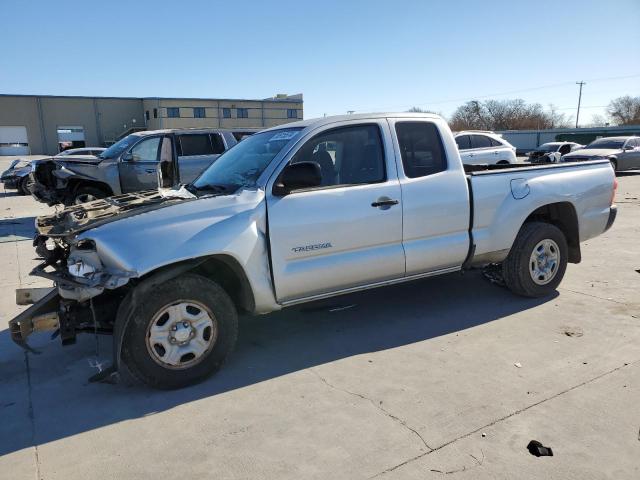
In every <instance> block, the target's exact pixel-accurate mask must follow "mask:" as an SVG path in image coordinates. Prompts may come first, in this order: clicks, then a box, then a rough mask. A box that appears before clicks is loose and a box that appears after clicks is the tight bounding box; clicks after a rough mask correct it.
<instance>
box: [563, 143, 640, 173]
mask: <svg viewBox="0 0 640 480" xmlns="http://www.w3.org/2000/svg"><path fill="white" fill-rule="evenodd" d="M602 159H607V160H609V161H610V162H611V166H612V167H613V170H614V171H615V172H620V171H623V170H634V169H639V168H640V137H636V136H632V137H605V138H599V139H597V140H594V141H593V142H591V143H590V144H589V145H587V146H586V147H584V148H582V149H580V150H576V151H575V152H572V153H568V154H567V155H565V156H563V157H562V161H563V162H584V161H587V160H602Z"/></svg>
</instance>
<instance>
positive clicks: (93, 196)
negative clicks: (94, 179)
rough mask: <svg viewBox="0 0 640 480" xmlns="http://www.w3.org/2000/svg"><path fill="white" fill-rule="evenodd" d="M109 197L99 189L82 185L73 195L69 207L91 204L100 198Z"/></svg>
mask: <svg viewBox="0 0 640 480" xmlns="http://www.w3.org/2000/svg"><path fill="white" fill-rule="evenodd" d="M108 196H109V195H108V194H107V193H106V192H105V191H104V190H101V189H100V188H98V187H93V186H91V185H84V186H83V185H81V186H79V187H78V188H77V189H76V191H75V192H74V193H73V196H72V197H71V198H70V199H69V201H68V203H67V205H79V204H81V203H85V202H90V201H93V200H97V199H99V198H106V197H108Z"/></svg>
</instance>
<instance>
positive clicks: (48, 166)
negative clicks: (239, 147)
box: [29, 128, 238, 205]
mask: <svg viewBox="0 0 640 480" xmlns="http://www.w3.org/2000/svg"><path fill="white" fill-rule="evenodd" d="M237 143H238V141H237V140H236V137H235V136H234V132H232V131H227V130H218V129H211V128H206V129H167V130H149V131H142V132H137V133H132V134H131V135H127V136H126V137H124V138H123V139H121V140H120V141H118V142H116V143H115V144H113V145H112V146H111V147H109V148H107V149H106V150H104V151H103V152H101V153H100V154H99V155H98V156H97V157H95V156H91V155H85V156H77V155H74V156H69V157H60V156H56V157H53V158H50V159H44V160H34V161H32V162H31V174H30V184H29V190H30V193H31V195H32V196H33V197H34V198H35V199H36V200H38V201H40V202H44V203H47V204H48V205H55V204H58V203H62V204H64V205H74V204H75V205H77V204H79V203H84V202H88V201H91V200H96V199H98V198H104V197H108V196H111V195H117V194H121V193H130V192H137V191H140V190H148V189H150V188H157V186H158V169H160V170H161V172H162V173H163V175H164V180H165V182H167V183H168V184H173V183H177V182H182V183H189V182H191V181H192V180H194V179H195V178H196V177H197V176H198V175H199V174H200V173H202V171H203V170H204V169H205V168H207V167H208V166H209V165H210V164H211V163H212V162H214V161H215V160H216V158H218V156H219V155H220V154H221V153H222V152H224V151H225V150H228V149H229V148H231V147H233V146H234V145H236V144H237Z"/></svg>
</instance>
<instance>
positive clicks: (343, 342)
mask: <svg viewBox="0 0 640 480" xmlns="http://www.w3.org/2000/svg"><path fill="white" fill-rule="evenodd" d="M4 163H8V162H6V161H5V160H4V159H3V160H0V169H2V168H3V167H4ZM618 180H619V183H620V187H619V189H618V199H617V200H618V204H619V209H620V210H619V213H618V219H617V221H616V223H615V224H614V226H613V228H612V229H611V230H610V231H609V232H607V233H606V234H605V235H603V236H600V237H598V238H596V239H593V240H591V241H589V242H587V243H586V244H583V263H581V264H579V265H569V267H568V270H567V275H566V277H565V279H564V281H563V283H562V284H561V288H560V289H559V291H558V295H556V296H553V297H551V298H546V299H541V300H530V299H521V298H517V297H514V296H512V295H511V294H510V293H509V292H507V291H506V290H504V289H501V288H499V287H496V286H494V285H491V284H490V283H489V282H487V281H486V280H484V279H483V278H482V276H481V275H479V274H478V273H477V272H469V273H466V274H464V275H460V274H454V275H447V276H444V277H439V278H432V279H427V280H423V281H420V282H416V283H413V284H407V285H403V286H395V287H389V288H385V289H377V290H372V291H368V292H363V293H360V294H357V295H349V296H347V297H342V298H338V299H333V300H330V301H326V302H323V303H318V304H316V305H312V306H302V307H296V308H292V309H289V310H286V311H283V312H280V313H277V314H271V315H266V316H262V317H255V318H243V319H241V324H240V325H241V330H240V337H239V344H238V348H237V351H236V353H235V354H234V355H233V357H232V358H231V359H230V360H229V362H228V364H227V365H225V367H224V368H223V370H222V371H221V372H220V373H219V374H218V375H217V376H216V377H214V378H212V379H210V380H209V381H207V382H205V383H203V384H201V385H198V386H195V387H192V388H188V389H184V390H180V391H171V392H157V391H151V390H147V389H145V388H142V387H140V386H137V385H131V384H129V383H127V382H123V383H120V384H117V385H108V384H89V383H88V382H87V379H88V377H89V376H90V375H92V374H94V373H95V372H96V368H95V367H94V366H93V365H95V364H96V363H103V364H108V361H109V357H108V353H109V351H110V339H109V338H108V337H103V338H100V339H99V344H100V356H99V358H97V359H96V345H95V340H94V338H93V337H92V336H91V335H85V336H83V337H80V338H79V341H78V344H77V345H75V346H73V347H65V348H63V347H62V346H61V345H60V343H59V341H58V340H55V341H51V340H50V339H49V336H47V335H44V334H43V335H40V336H38V337H37V338H35V341H34V346H36V347H37V348H39V349H40V350H41V351H42V353H41V354H40V355H33V354H25V353H24V352H23V351H22V350H20V349H19V348H18V347H17V346H15V345H13V344H12V343H11V341H10V339H9V335H8V331H7V330H6V321H7V320H9V319H10V318H12V317H13V316H14V315H15V314H16V313H17V312H18V311H19V307H17V306H16V305H15V304H14V293H13V290H14V289H15V288H17V287H18V286H25V285H30V286H42V285H43V283H44V284H46V282H43V281H42V280H37V279H32V278H29V277H28V275H27V273H28V271H29V268H30V267H31V266H32V265H33V264H34V260H33V247H32V246H31V242H30V241H29V238H28V230H29V225H32V221H33V220H32V219H33V216H35V215H38V214H41V213H44V212H46V211H48V207H46V206H43V205H40V204H37V203H36V202H34V201H33V200H32V199H30V198H26V197H19V196H15V195H7V194H3V193H2V192H0V213H1V214H2V219H0V259H1V260H2V261H3V269H2V270H0V285H1V286H2V287H3V288H2V291H0V302H1V305H2V309H1V310H0V314H1V318H0V420H1V422H0V479H2V480H4V479H5V478H6V479H10V480H21V479H33V478H34V477H35V478H37V479H46V480H50V479H51V480H55V479H65V480H73V479H76V478H77V479H84V478H92V479H110V478H119V479H134V478H149V477H153V478H154V479H157V480H159V479H173V478H176V477H178V476H180V477H181V478H196V477H198V478H202V477H205V478H212V477H216V478H222V479H240V478H274V479H275V478H277V479H288V478H291V479H299V478H317V479H325V478H339V479H341V478H345V479H347V478H348V479H366V478H383V479H405V478H406V479H414V478H415V479H418V478H419V479H425V478H440V477H442V476H446V477H448V478H449V477H450V478H472V479H484V478H487V479H512V478H518V479H534V478H535V479H538V478H554V479H555V478H557V479H563V480H564V479H576V480H577V479H580V480H583V479H605V478H611V479H616V480H619V479H637V478H640V439H639V436H638V435H639V429H640V402H639V401H638V400H639V399H640V347H639V346H638V345H640V294H639V293H638V292H639V291H640V274H638V273H637V272H636V270H637V269H640V201H638V200H637V198H639V197H640V174H625V175H621V176H619V177H618ZM633 198H636V200H633ZM29 222H31V223H29ZM351 305H355V306H353V307H351V308H343V307H346V306H351ZM567 332H579V333H580V335H574V334H571V335H569V334H567ZM516 363H518V364H519V365H520V368H518V367H516V366H515V364H516ZM534 439H535V440H538V441H540V442H542V443H543V444H544V445H546V446H550V447H551V448H552V449H553V451H554V456H553V457H541V458H536V457H533V456H531V455H530V454H529V453H528V451H527V449H526V446H527V444H528V443H529V441H530V440H534Z"/></svg>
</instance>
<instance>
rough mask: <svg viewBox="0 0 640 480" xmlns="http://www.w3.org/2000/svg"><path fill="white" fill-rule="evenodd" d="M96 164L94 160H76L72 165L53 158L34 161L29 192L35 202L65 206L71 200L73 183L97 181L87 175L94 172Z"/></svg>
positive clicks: (96, 160)
mask: <svg viewBox="0 0 640 480" xmlns="http://www.w3.org/2000/svg"><path fill="white" fill-rule="evenodd" d="M97 162H99V160H98V159H96V158H87V159H84V160H83V159H76V160H74V161H73V162H72V163H70V162H62V161H57V160H55V159H53V158H51V159H46V160H34V161H33V162H32V163H31V173H30V182H29V191H30V193H31V195H32V196H33V197H34V198H35V199H36V200H38V201H39V202H42V203H46V204H47V205H49V206H52V205H57V204H65V205H66V204H68V203H69V201H70V199H71V198H72V195H73V185H74V182H76V183H77V182H79V181H88V182H94V181H96V180H97V179H96V178H95V177H94V176H93V175H90V174H89V173H88V171H89V170H90V171H95V170H96V165H97ZM85 170H87V172H84V171H85Z"/></svg>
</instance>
